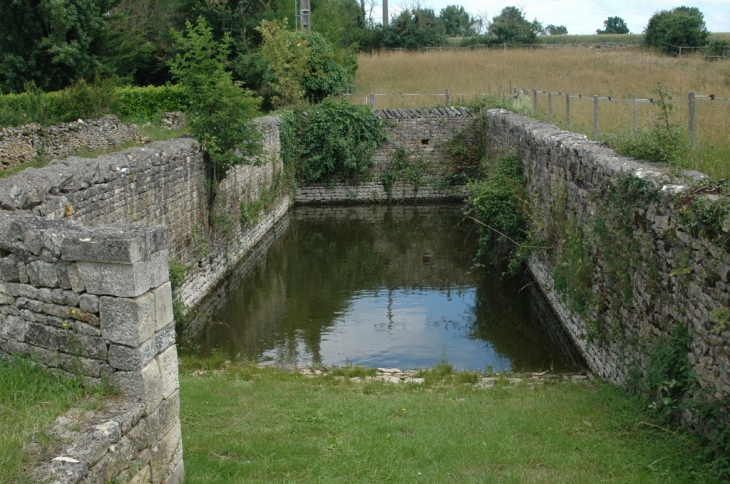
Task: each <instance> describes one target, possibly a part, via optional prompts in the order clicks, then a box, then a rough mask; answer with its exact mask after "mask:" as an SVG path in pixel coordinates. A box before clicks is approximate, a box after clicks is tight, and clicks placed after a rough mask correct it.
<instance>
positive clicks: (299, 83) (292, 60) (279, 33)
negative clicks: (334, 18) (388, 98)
mask: <svg viewBox="0 0 730 484" xmlns="http://www.w3.org/2000/svg"><path fill="white" fill-rule="evenodd" d="M286 27H287V22H286V21H285V20H284V21H279V22H277V21H272V22H269V21H266V20H264V21H263V22H261V25H260V26H259V27H257V29H258V31H259V32H260V33H261V36H262V38H263V44H262V46H261V54H262V57H263V59H264V61H265V66H266V67H265V74H264V79H263V80H264V84H266V85H267V87H268V88H269V89H270V91H271V92H270V94H269V95H270V96H271V97H270V100H271V103H272V105H273V106H274V107H280V106H284V105H290V104H296V103H297V102H299V101H300V100H301V99H303V98H306V99H308V100H309V101H312V102H319V101H321V100H322V99H324V98H325V97H327V96H329V95H332V94H336V93H337V92H339V91H341V90H343V89H345V88H347V87H348V86H349V85H350V84H352V82H353V80H354V71H355V69H356V68H357V60H356V59H355V58H354V57H350V56H347V55H346V54H343V55H338V52H336V51H335V50H334V49H333V48H332V45H331V44H330V43H329V42H327V40H326V39H325V38H324V37H323V36H322V35H320V34H319V33H318V32H303V31H291V30H287V28H286Z"/></svg>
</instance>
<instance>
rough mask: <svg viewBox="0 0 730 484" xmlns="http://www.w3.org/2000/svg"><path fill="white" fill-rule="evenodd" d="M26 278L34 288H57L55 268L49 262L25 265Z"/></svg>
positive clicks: (38, 261)
mask: <svg viewBox="0 0 730 484" xmlns="http://www.w3.org/2000/svg"><path fill="white" fill-rule="evenodd" d="M26 269H27V271H28V278H29V279H30V283H31V284H33V285H34V286H45V287H58V282H59V281H58V274H56V266H55V265H54V264H51V263H49V262H43V261H40V260H37V261H35V262H31V263H30V264H27V265H26Z"/></svg>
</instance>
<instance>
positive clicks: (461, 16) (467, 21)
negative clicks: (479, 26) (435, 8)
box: [439, 5, 476, 37]
mask: <svg viewBox="0 0 730 484" xmlns="http://www.w3.org/2000/svg"><path fill="white" fill-rule="evenodd" d="M439 19H440V20H441V23H442V24H443V25H444V29H445V31H446V35H448V36H450V37H466V36H469V35H474V34H476V30H475V28H474V24H475V23H476V20H475V19H473V18H472V17H471V16H470V15H469V13H468V12H467V11H466V10H464V7H462V6H460V5H449V6H447V7H446V8H442V9H441V13H439Z"/></svg>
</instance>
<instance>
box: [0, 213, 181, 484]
mask: <svg viewBox="0 0 730 484" xmlns="http://www.w3.org/2000/svg"><path fill="white" fill-rule="evenodd" d="M0 251H1V252H0V278H1V279H2V281H3V282H0V350H2V351H4V352H5V353H9V354H28V355H30V356H32V357H33V358H34V359H35V360H37V361H39V362H41V363H43V364H44V365H46V366H48V367H50V368H52V369H57V370H58V371H63V372H66V373H72V374H74V375H76V376H78V377H81V378H84V379H87V380H91V381H95V380H98V379H99V378H108V379H109V381H110V382H111V384H112V385H113V386H115V387H117V388H118V389H119V390H120V392H121V393H122V395H123V396H124V397H126V399H127V401H128V402H129V404H128V405H127V406H126V407H123V408H121V407H120V408H121V410H119V411H118V412H117V413H116V414H115V415H113V416H111V417H109V419H107V420H104V421H102V422H97V423H96V424H95V425H93V426H91V427H90V429H88V432H86V433H87V434H89V435H82V436H81V437H80V439H81V440H82V441H83V442H85V444H84V445H80V444H78V443H71V444H69V445H67V446H64V449H63V455H61V456H59V457H57V458H56V459H54V460H53V462H52V463H51V468H52V474H53V475H54V477H57V478H64V479H63V480H61V481H59V482H80V480H83V482H100V483H104V482H107V481H109V480H110V479H112V478H117V477H119V476H120V475H124V476H128V477H129V478H131V479H132V481H131V482H151V483H155V484H156V483H161V482H165V483H167V484H171V483H179V482H182V480H183V473H184V471H183V462H182V437H181V431H180V419H179V407H180V397H179V384H178V367H177V348H176V345H175V324H174V322H173V314H172V292H171V288H170V282H169V275H168V253H167V232H166V229H165V228H164V227H160V226H157V227H142V226H105V227H93V228H90V227H84V226H82V225H80V224H77V223H74V222H69V221H49V220H44V219H40V218H36V217H14V216H11V215H5V214H0ZM97 434H99V435H97ZM120 449H124V452H121V451H120ZM127 461H129V462H127Z"/></svg>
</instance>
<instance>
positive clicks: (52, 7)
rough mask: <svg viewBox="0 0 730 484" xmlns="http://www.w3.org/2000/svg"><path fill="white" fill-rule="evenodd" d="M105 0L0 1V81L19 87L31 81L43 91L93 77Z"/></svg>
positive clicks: (12, 89)
mask: <svg viewBox="0 0 730 484" xmlns="http://www.w3.org/2000/svg"><path fill="white" fill-rule="evenodd" d="M108 7H109V3H108V1H107V0H0V12H2V14H1V15H0V32H2V34H1V35H0V85H1V86H2V88H3V90H4V91H6V92H22V91H23V90H24V87H23V86H24V84H25V83H27V82H31V81H32V82H34V83H35V85H36V86H38V87H40V88H42V89H43V90H46V91H48V90H58V89H62V88H64V87H66V86H68V85H70V84H72V83H74V82H75V81H76V80H77V79H79V78H82V77H85V78H87V79H92V78H93V77H94V74H95V73H96V72H97V71H98V70H99V68H100V66H101V64H100V63H99V59H98V56H97V48H98V39H99V35H100V33H101V31H102V29H103V28H104V17H103V13H104V12H106V10H107V9H108Z"/></svg>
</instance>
